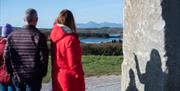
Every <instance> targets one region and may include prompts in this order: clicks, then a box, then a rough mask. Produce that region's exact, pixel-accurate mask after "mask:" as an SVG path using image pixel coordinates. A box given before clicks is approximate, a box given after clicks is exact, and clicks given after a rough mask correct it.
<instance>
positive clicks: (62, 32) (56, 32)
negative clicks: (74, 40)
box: [50, 24, 77, 42]
mask: <svg viewBox="0 0 180 91" xmlns="http://www.w3.org/2000/svg"><path fill="white" fill-rule="evenodd" d="M66 35H73V36H75V37H77V34H76V33H73V32H71V30H70V28H68V27H67V26H64V25H63V26H62V27H61V26H59V25H57V24H56V25H54V27H53V29H52V31H51V34H50V39H51V41H52V42H57V41H59V40H61V39H62V38H63V37H64V36H66Z"/></svg>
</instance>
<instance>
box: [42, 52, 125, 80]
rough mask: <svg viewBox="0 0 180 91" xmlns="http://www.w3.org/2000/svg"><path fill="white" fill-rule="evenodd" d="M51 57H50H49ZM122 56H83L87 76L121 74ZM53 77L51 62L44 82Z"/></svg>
mask: <svg viewBox="0 0 180 91" xmlns="http://www.w3.org/2000/svg"><path fill="white" fill-rule="evenodd" d="M49 59H50V58H49ZM122 61H123V57H122V56H93V55H87V56H83V57H82V64H83V69H84V72H85V77H89V76H101V75H112V74H113V75H119V74H121V64H122ZM50 78H51V62H49V65H48V73H47V76H46V77H45V78H44V79H43V82H44V83H47V82H49V80H50Z"/></svg>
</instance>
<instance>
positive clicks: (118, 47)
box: [81, 43, 123, 56]
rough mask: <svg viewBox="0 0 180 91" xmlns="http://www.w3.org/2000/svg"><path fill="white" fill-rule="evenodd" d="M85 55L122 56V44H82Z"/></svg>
mask: <svg viewBox="0 0 180 91" xmlns="http://www.w3.org/2000/svg"><path fill="white" fill-rule="evenodd" d="M81 48H82V53H83V55H106V56H107V55H108V56H117V55H122V54H123V53H122V43H100V44H81Z"/></svg>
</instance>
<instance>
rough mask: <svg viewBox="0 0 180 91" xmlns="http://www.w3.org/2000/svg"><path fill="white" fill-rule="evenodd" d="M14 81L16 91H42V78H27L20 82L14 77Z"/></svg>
mask: <svg viewBox="0 0 180 91" xmlns="http://www.w3.org/2000/svg"><path fill="white" fill-rule="evenodd" d="M12 82H13V84H14V87H15V89H16V91H40V90H41V82H42V78H41V79H34V80H27V81H24V82H23V83H19V82H18V81H17V79H15V78H12Z"/></svg>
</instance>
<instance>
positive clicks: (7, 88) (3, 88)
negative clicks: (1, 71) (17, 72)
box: [0, 83, 15, 91]
mask: <svg viewBox="0 0 180 91" xmlns="http://www.w3.org/2000/svg"><path fill="white" fill-rule="evenodd" d="M0 91H15V89H14V86H13V85H12V84H3V83H0Z"/></svg>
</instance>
